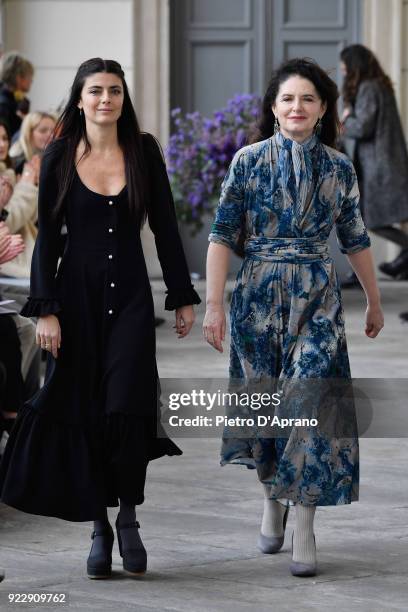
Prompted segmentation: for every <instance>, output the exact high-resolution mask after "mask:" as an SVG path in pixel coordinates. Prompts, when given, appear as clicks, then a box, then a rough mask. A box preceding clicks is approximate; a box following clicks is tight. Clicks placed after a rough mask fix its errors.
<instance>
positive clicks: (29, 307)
mask: <svg viewBox="0 0 408 612" xmlns="http://www.w3.org/2000/svg"><path fill="white" fill-rule="evenodd" d="M60 311H61V305H60V303H59V302H58V300H45V299H39V298H31V297H29V298H28V300H27V302H26V303H25V304H24V306H23V308H22V310H21V312H20V314H21V316H23V317H45V316H46V315H50V314H56V313H57V312H60Z"/></svg>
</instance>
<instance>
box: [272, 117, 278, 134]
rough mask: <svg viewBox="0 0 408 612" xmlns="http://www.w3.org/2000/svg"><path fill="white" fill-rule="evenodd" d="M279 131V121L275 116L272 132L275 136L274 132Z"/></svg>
mask: <svg viewBox="0 0 408 612" xmlns="http://www.w3.org/2000/svg"><path fill="white" fill-rule="evenodd" d="M278 132H280V125H279V121H278V119H277V117H275V123H274V124H273V134H274V136H276V134H277V133H278Z"/></svg>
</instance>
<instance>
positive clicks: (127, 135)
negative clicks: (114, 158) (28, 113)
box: [51, 57, 147, 223]
mask: <svg viewBox="0 0 408 612" xmlns="http://www.w3.org/2000/svg"><path fill="white" fill-rule="evenodd" d="M98 72H106V73H108V74H115V75H116V76H118V77H119V78H120V80H121V81H122V86H123V92H124V99H123V106H122V113H121V116H120V117H119V119H118V124H117V125H118V141H119V145H120V147H121V149H122V151H123V156H124V161H125V175H126V184H127V188H128V197H129V208H130V211H131V213H133V214H135V215H136V217H137V218H138V219H139V220H140V222H141V223H142V222H143V220H144V219H145V217H146V200H147V196H146V190H147V183H146V179H145V177H146V172H145V171H144V161H143V150H142V136H141V133H140V128H139V123H138V121H137V118H136V113H135V111H134V108H133V105H132V102H131V99H130V96H129V90H128V88H127V85H126V81H125V75H124V72H123V70H122V68H121V66H120V64H118V62H115V61H114V60H104V59H101V58H100V57H94V58H92V59H89V60H87V61H86V62H83V63H82V64H81V65H80V67H79V68H78V71H77V73H76V75H75V78H74V82H73V84H72V87H71V93H70V96H69V99H68V102H67V103H66V105H65V108H64V110H63V111H62V114H61V116H60V118H59V119H58V121H57V124H56V126H55V130H54V140H55V139H56V140H58V141H60V142H61V141H62V140H63V141H64V145H65V146H64V147H63V154H62V156H61V160H60V163H59V165H58V183H59V193H58V198H57V203H56V207H55V214H59V213H60V212H61V210H62V208H63V206H64V200H65V197H66V195H67V193H68V191H69V189H70V186H71V184H72V181H73V178H74V175H75V155H76V150H77V147H78V144H79V142H80V141H81V140H83V141H84V143H85V150H84V153H83V155H86V154H87V153H89V152H90V150H91V145H90V142H89V140H88V136H87V133H86V124H85V118H84V117H83V113H81V114H80V112H79V109H78V102H79V100H80V97H81V92H82V89H83V86H84V83H85V80H86V79H87V77H89V76H91V75H93V74H96V73H98ZM51 147H52V144H51Z"/></svg>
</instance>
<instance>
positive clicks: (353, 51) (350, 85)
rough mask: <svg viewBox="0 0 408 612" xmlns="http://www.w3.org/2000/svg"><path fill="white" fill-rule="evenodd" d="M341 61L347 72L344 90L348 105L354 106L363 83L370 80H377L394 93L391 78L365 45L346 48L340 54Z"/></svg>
mask: <svg viewBox="0 0 408 612" xmlns="http://www.w3.org/2000/svg"><path fill="white" fill-rule="evenodd" d="M340 59H341V61H342V62H344V64H345V66H346V71H347V74H346V76H345V78H344V82H343V90H342V94H343V100H344V102H345V103H346V104H354V102H355V99H356V95H357V90H358V88H359V86H360V84H361V82H362V81H366V80H368V79H375V80H377V81H378V83H379V84H380V85H382V86H383V87H385V88H386V89H389V90H390V91H393V86H392V82H391V79H390V77H389V76H387V75H386V74H385V72H384V70H383V69H382V68H381V65H380V62H379V61H378V59H377V58H376V57H375V55H374V53H373V52H372V51H370V49H367V47H364V45H349V46H348V47H345V48H344V49H343V50H342V52H341V53H340Z"/></svg>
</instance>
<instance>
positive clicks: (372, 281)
mask: <svg viewBox="0 0 408 612" xmlns="http://www.w3.org/2000/svg"><path fill="white" fill-rule="evenodd" d="M348 260H349V262H350V264H351V266H352V268H353V270H354V272H355V273H356V275H357V277H358V279H359V281H360V283H361V285H362V287H363V289H364V292H365V294H366V297H367V302H368V304H371V305H375V304H379V303H380V298H381V296H380V291H379V289H378V285H377V279H376V276H375V270H374V261H373V255H372V252H371V249H370V248H368V249H363V250H362V251H359V252H358V253H353V254H350V255H348Z"/></svg>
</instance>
